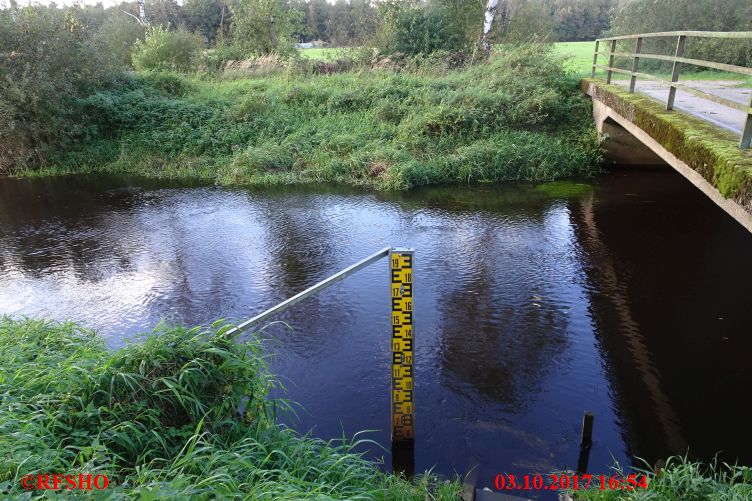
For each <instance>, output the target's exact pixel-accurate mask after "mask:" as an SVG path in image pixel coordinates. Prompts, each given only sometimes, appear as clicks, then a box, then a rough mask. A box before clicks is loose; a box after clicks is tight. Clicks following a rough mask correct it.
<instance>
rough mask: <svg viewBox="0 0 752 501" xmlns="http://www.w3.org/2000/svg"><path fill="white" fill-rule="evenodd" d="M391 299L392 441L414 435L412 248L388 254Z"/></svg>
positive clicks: (412, 437) (411, 438)
mask: <svg viewBox="0 0 752 501" xmlns="http://www.w3.org/2000/svg"><path fill="white" fill-rule="evenodd" d="M389 270H390V278H391V300H392V442H409V441H412V440H413V439H414V438H415V428H414V420H415V415H414V412H415V406H414V404H413V251H412V250H408V249H404V250H403V249H400V250H394V251H392V252H391V253H390V255H389Z"/></svg>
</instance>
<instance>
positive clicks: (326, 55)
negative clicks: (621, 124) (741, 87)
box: [299, 41, 752, 84]
mask: <svg viewBox="0 0 752 501" xmlns="http://www.w3.org/2000/svg"><path fill="white" fill-rule="evenodd" d="M554 48H555V50H556V52H557V53H558V54H560V55H562V56H565V57H567V58H568V60H567V62H566V65H565V66H566V68H567V69H568V70H570V71H571V72H572V73H574V74H575V75H577V76H586V75H589V74H590V71H591V69H592V65H593V51H594V50H595V42H594V41H593V42H557V43H554ZM337 51H338V49H333V48H332V49H300V50H299V52H300V55H301V56H303V57H305V58H307V59H333V58H336V57H337ZM605 62H606V61H605V60H604V59H603V57H602V56H601V58H600V59H599V61H598V63H599V64H604V63H605ZM628 63H629V62H627V65H625V62H624V61H621V62H618V61H617V65H618V66H619V67H624V68H627V66H628ZM604 74H605V71H604V70H598V72H597V73H596V75H601V76H603V75H604ZM690 75H691V76H690ZM655 76H658V77H661V78H665V79H669V78H670V74H669V73H668V72H659V73H655ZM613 78H614V79H615V80H622V79H626V78H628V77H627V76H626V75H618V74H614V75H613ZM690 79H691V80H739V81H740V83H741V84H752V78H745V77H744V75H740V74H737V73H728V72H725V71H712V70H703V71H693V72H691V73H688V74H687V73H685V78H684V80H690Z"/></svg>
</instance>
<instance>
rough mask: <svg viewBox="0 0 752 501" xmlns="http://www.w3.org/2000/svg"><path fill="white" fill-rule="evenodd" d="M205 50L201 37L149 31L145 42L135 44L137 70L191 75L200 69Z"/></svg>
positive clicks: (159, 29)
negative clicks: (196, 68) (179, 72)
mask: <svg viewBox="0 0 752 501" xmlns="http://www.w3.org/2000/svg"><path fill="white" fill-rule="evenodd" d="M202 50H203V44H202V42H201V40H200V38H199V37H198V36H197V35H194V34H192V33H190V32H188V31H186V30H177V31H170V30H169V29H167V28H163V27H161V26H156V27H152V28H149V29H148V30H146V35H145V38H144V40H136V42H135V43H134V44H133V55H132V58H133V67H134V68H136V69H137V70H140V71H150V70H174V71H189V70H191V69H193V68H195V67H196V63H197V62H198V56H199V54H200V52H201V51H202Z"/></svg>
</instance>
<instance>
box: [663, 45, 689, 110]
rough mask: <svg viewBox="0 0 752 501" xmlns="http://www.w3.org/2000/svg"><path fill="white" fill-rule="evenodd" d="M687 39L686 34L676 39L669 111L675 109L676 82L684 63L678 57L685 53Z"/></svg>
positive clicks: (669, 92) (667, 107)
mask: <svg viewBox="0 0 752 501" xmlns="http://www.w3.org/2000/svg"><path fill="white" fill-rule="evenodd" d="M686 41H687V37H686V36H685V35H679V37H678V39H677V41H676V53H675V54H674V68H673V70H672V71H671V87H670V88H669V90H668V101H667V102H666V109H667V110H668V111H671V110H673V109H674V98H675V97H676V86H675V85H674V84H675V83H676V82H678V81H679V71H681V64H682V63H680V62H679V61H677V60H676V59H677V58H680V57H682V56H683V55H684V44H685V43H686Z"/></svg>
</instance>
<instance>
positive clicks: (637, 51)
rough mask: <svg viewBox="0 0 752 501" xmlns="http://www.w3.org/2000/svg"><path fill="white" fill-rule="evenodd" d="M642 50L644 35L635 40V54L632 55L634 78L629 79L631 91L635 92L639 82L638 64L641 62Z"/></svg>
mask: <svg viewBox="0 0 752 501" xmlns="http://www.w3.org/2000/svg"><path fill="white" fill-rule="evenodd" d="M641 50H642V37H639V38H638V39H637V40H636V41H635V48H634V56H632V78H631V79H630V80H629V92H630V93H633V92H634V88H635V84H636V83H637V74H636V73H637V66H638V65H639V64H640V51H641Z"/></svg>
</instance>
